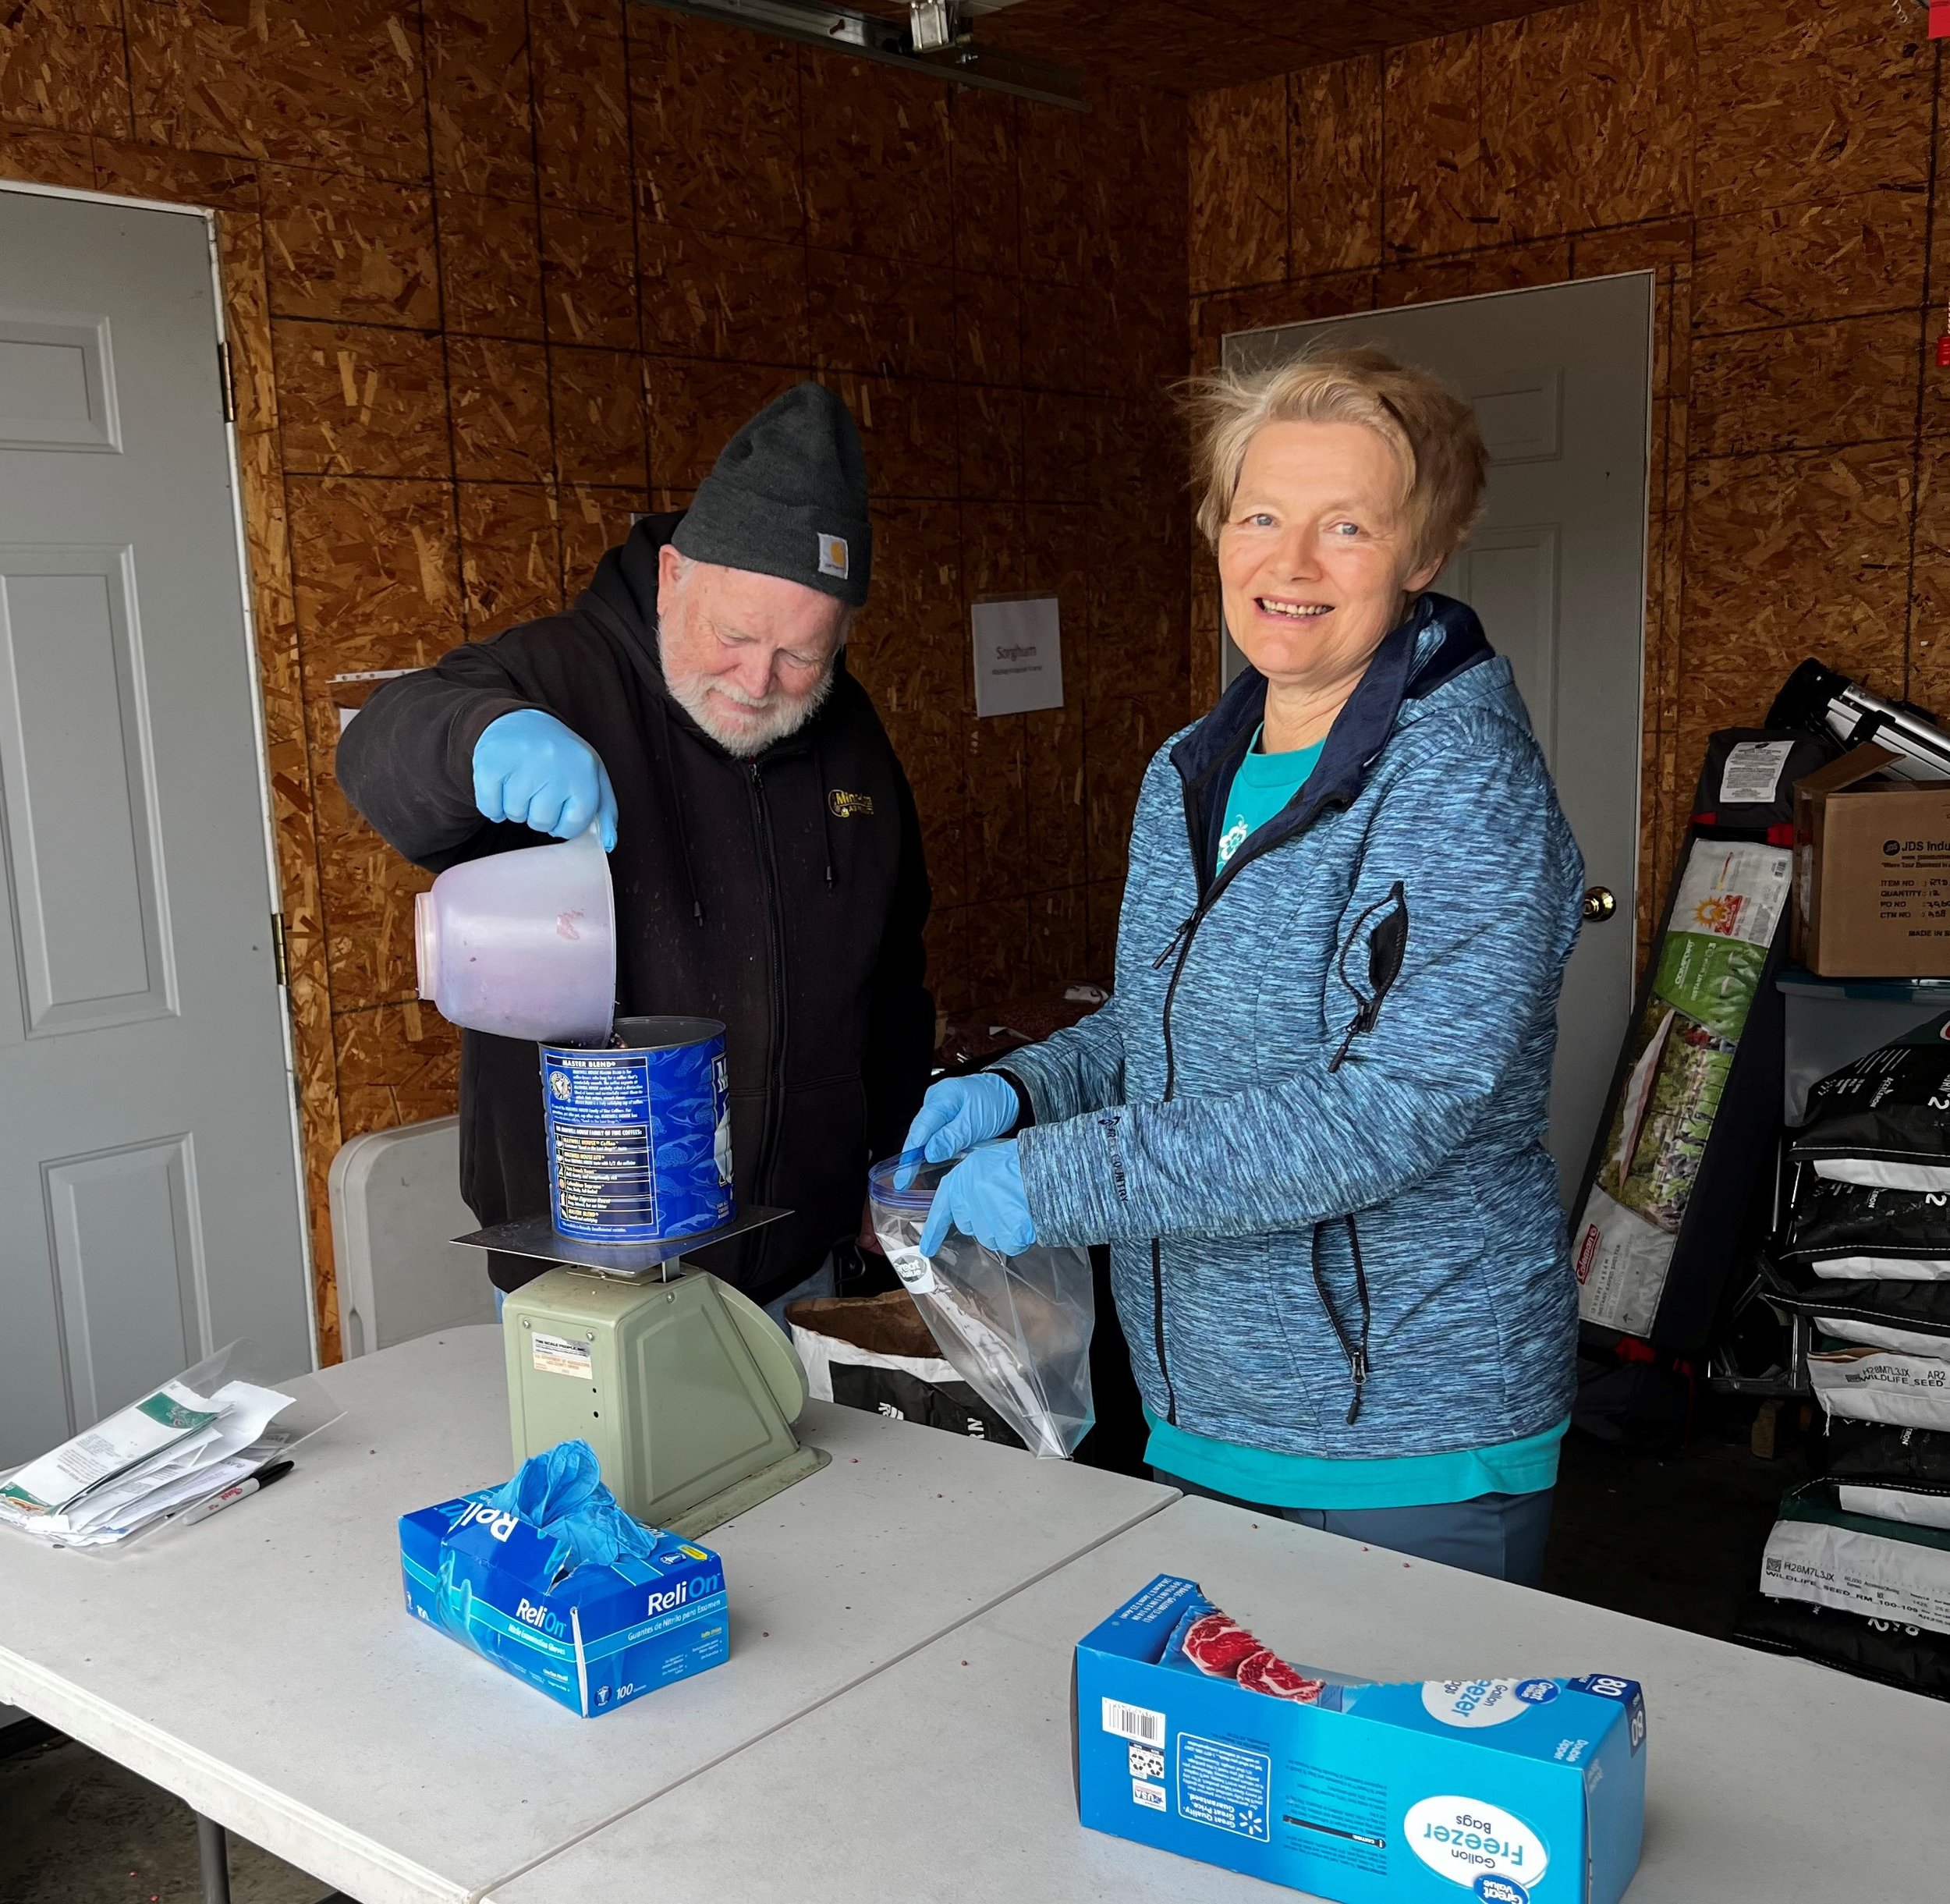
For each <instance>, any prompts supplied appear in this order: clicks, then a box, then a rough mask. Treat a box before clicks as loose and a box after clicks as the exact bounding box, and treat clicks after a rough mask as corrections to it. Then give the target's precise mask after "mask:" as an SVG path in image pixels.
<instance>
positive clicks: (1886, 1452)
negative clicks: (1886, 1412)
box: [1814, 1415, 1950, 1494]
mask: <svg viewBox="0 0 1950 1904" xmlns="http://www.w3.org/2000/svg"><path fill="white" fill-rule="evenodd" d="M1814 1456H1815V1460H1816V1463H1817V1466H1818V1467H1819V1469H1820V1471H1821V1473H1822V1475H1823V1476H1824V1477H1826V1478H1827V1479H1828V1480H1832V1481H1842V1480H1850V1481H1870V1482H1874V1483H1875V1484H1878V1485H1881V1486H1884V1487H1911V1488H1918V1489H1921V1490H1923V1491H1927V1492H1929V1493H1933V1494H1934V1493H1942V1494H1950V1434H1944V1433H1941V1432H1938V1431H1932V1430H1931V1429H1928V1428H1911V1427H1892V1426H1891V1425H1890V1424H1888V1423H1887V1422H1881V1421H1851V1420H1849V1419H1848V1417H1847V1416H1843V1415H1830V1416H1827V1417H1826V1418H1825V1419H1824V1422H1823V1424H1822V1429H1821V1434H1818V1435H1817V1437H1816V1438H1815V1440H1814Z"/></svg>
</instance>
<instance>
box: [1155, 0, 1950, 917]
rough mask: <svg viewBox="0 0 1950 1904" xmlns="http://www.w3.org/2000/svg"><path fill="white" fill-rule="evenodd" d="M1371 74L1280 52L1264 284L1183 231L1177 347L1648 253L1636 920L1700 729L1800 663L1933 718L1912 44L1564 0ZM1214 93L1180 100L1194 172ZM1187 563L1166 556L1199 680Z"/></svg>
mask: <svg viewBox="0 0 1950 1904" xmlns="http://www.w3.org/2000/svg"><path fill="white" fill-rule="evenodd" d="M1432 17H1433V16H1432ZM1380 70H1381V83H1380V84H1379V85H1377V83H1376V78H1375V75H1376V71H1377V62H1376V61H1375V60H1374V59H1372V58H1363V59H1347V60H1344V61H1342V62H1338V63H1336V64H1335V65H1331V66H1322V67H1317V68H1314V69H1311V70H1310V71H1307V72H1303V73H1295V74H1293V75H1292V76H1291V77H1290V79H1289V101H1290V104H1291V108H1292V127H1293V131H1292V169H1291V183H1290V186H1289V197H1290V201H1291V204H1292V227H1291V232H1290V236H1289V246H1290V262H1289V274H1290V275H1289V277H1288V278H1287V279H1286V280H1285V282H1283V283H1278V284H1271V285H1269V284H1266V283H1264V282H1259V281H1258V280H1259V278H1260V274H1261V272H1262V271H1263V268H1264V267H1263V261H1264V257H1265V255H1266V252H1265V245H1264V240H1263V239H1260V238H1258V237H1257V236H1256V237H1255V238H1254V239H1253V240H1252V242H1250V243H1242V244H1241V245H1240V246H1239V249H1238V252H1237V255H1236V257H1234V259H1233V261H1232V263H1231V264H1229V265H1227V264H1225V262H1224V261H1223V259H1222V258H1218V257H1214V256H1213V255H1211V252H1210V248H1209V247H1208V251H1207V255H1206V256H1204V257H1202V258H1201V261H1200V270H1201V273H1202V276H1201V282H1207V283H1209V284H1210V285H1211V289H1209V290H1208V291H1207V292H1205V293H1202V294H1199V293H1195V295H1194V296H1193V300H1192V312H1191V324H1190V332H1191V344H1192V350H1193V359H1194V361H1195V362H1196V363H1211V362H1213V361H1214V360H1216V356H1217V353H1218V342H1219V339H1221V337H1223V336H1224V335H1225V334H1226V333H1227V332H1230V331H1236V330H1245V329H1253V328H1259V327H1262V326H1265V325H1269V324H1281V323H1290V322H1292V321H1296V320H1299V319H1303V318H1308V317H1323V316H1333V315H1338V314H1342V313H1344V312H1347V311H1351V310H1365V309H1370V308H1373V309H1388V308H1391V307H1395V306H1398V305H1401V304H1405V303H1420V302H1424V301H1427V300H1431V299H1434V298H1442V297H1455V296H1470V295H1475V294H1478V293H1488V292H1494V291H1501V290H1508V289H1515V288H1517V287H1519V286H1521V285H1533V284H1543V283H1551V282H1560V281H1562V280H1564V279H1566V278H1573V277H1576V278H1587V277H1595V276H1601V275H1607V274H1609V273H1612V272H1617V271H1636V270H1650V271H1653V272H1654V273H1655V274H1656V285H1657V289H1656V293H1655V314H1654V339H1653V342H1654V368H1653V381H1654V388H1653V398H1654V402H1653V413H1654V414H1653V441H1652V468H1651V482H1650V488H1651V504H1650V508H1651V520H1650V538H1649V542H1648V559H1647V602H1646V668H1645V686H1644V704H1643V705H1644V714H1643V723H1644V735H1645V748H1644V759H1643V776H1642V816H1643V827H1642V834H1641V853H1640V860H1641V879H1640V927H1641V940H1642V942H1643V941H1644V940H1645V939H1646V938H1647V937H1648V936H1649V934H1647V931H1646V928H1647V927H1649V925H1650V922H1651V920H1652V918H1653V917H1654V916H1655V909H1656V906H1657V905H1658V902H1659V900H1660V899H1662V897H1663V893H1664V889H1665V883H1666V881H1667V879H1668V875H1669V874H1670V871H1671V869H1672V863H1673V860H1674V857H1675V851H1676V846H1677V842H1678V840H1679V836H1680V834H1681V833H1682V831H1683V828H1684V824H1685V821H1686V812H1687V809H1688V807H1689V802H1690V796H1691V790H1692V785H1693V779H1694V777H1695V775H1697V771H1698V768H1699V760H1700V749H1701V746H1702V744H1703V743H1704V738H1705V736H1706V734H1707V732H1709V731H1710V730H1711V729H1712V728H1714V727H1715V726H1720V725H1726V724H1728V723H1729V722H1754V721H1758V720H1759V719H1760V718H1761V717H1762V716H1763V714H1764V713H1765V711H1766V709H1767V704H1768V702H1769V701H1770V700H1771V698H1772V697H1773V694H1774V692H1775V689H1776V687H1777V686H1778V685H1779V683H1780V682H1781V680H1782V678H1783V677H1784V676H1785V674H1786V673H1787V672H1788V671H1789V668H1792V666H1793V665H1795V664H1796V662H1798V661H1800V660H1801V659H1802V658H1803V657H1804V656H1805V655H1806V654H1820V655H1821V656H1822V658H1824V659H1825V660H1827V661H1829V662H1830V663H1831V665H1834V666H1836V667H1839V668H1845V669H1847V670H1849V671H1850V672H1855V673H1858V674H1860V675H1863V677H1865V678H1866V679H1867V681H1868V682H1869V683H1870V685H1871V686H1874V687H1875V688H1877V689H1878V690H1881V691H1882V692H1884V693H1892V694H1902V693H1909V694H1911V695H1913V696H1914V697H1916V698H1918V699H1919V700H1921V701H1922V703H1923V704H1924V705H1926V706H1930V705H1932V704H1934V705H1935V706H1936V707H1938V710H1939V711H1941V713H1943V714H1945V716H1946V717H1950V589H1946V588H1945V587H1944V586H1943V585H1942V583H1941V572H1942V570H1943V567H1944V564H1945V558H1946V551H1950V473H1946V471H1950V456H1946V454H1945V447H1944V445H1945V440H1946V439H1950V371H1938V369H1937V368H1936V367H1935V364H1934V356H1933V354H1932V353H1933V342H1934V337H1935V335H1937V334H1938V332H1941V330H1942V329H1943V328H1944V322H1943V318H1942V314H1941V308H1940V307H1941V301H1942V299H1943V297H1944V296H1945V291H1946V287H1950V269H1946V268H1945V261H1944V260H1943V259H1941V258H1939V259H1938V260H1936V261H1933V260H1932V259H1931V257H1929V256H1928V255H1927V254H1928V250H1929V247H1930V244H1931V239H1932V235H1933V234H1934V243H1935V244H1936V245H1937V246H1938V248H1939V250H1941V248H1942V247H1944V246H1945V245H1947V244H1950V238H1946V237H1945V232H1950V218H1945V216H1944V215H1942V210H1941V208H1940V207H1937V206H1936V205H1935V204H1934V198H1933V193H1934V192H1935V191H1936V190H1938V189H1939V188H1938V186H1937V183H1936V182H1937V181H1938V179H1941V177H1943V176H1945V175H1944V172H1943V168H1941V166H1940V165H1936V164H1934V163H1933V158H1932V154H1931V144H1930V142H1931V128H1932V125H1933V123H1939V124H1940V123H1941V122H1942V113H1941V83H1942V79H1941V66H1940V62H1939V58H1938V54H1937V53H1936V51H1934V49H1932V48H1931V47H1930V46H1929V45H1928V44H1927V41H1924V40H1923V37H1922V35H1921V27H1920V22H1919V20H1918V18H1917V16H1916V15H1915V14H1914V13H1913V12H1910V11H1908V10H1902V11H1899V12H1891V10H1890V9H1888V7H1887V6H1885V5H1882V4H1881V0H1809V3H1808V4H1806V5H1797V6H1793V7H1789V8H1782V7H1780V6H1778V5H1772V4H1770V3H1769V0H1723V3H1722V4H1721V5H1716V6H1714V7H1712V8H1707V7H1705V6H1703V5H1698V4H1697V3H1695V0H1579V4H1577V5H1570V6H1563V7H1558V8H1555V9H1551V10H1549V11H1544V12H1531V13H1530V14H1528V15H1527V16H1526V17H1524V18H1523V19H1520V20H1505V21H1503V22H1502V23H1497V24H1494V25H1489V26H1485V27H1480V28H1477V29H1476V30H1469V31H1463V32H1454V33H1449V34H1445V35H1444V36H1443V37H1440V38H1434V39H1428V40H1424V41H1418V42H1416V43H1413V44H1409V45H1406V46H1399V47H1396V48H1393V49H1392V50H1391V51H1388V53H1386V54H1385V55H1382V56H1381V60H1380ZM1246 94H1250V98H1249V97H1246ZM1233 97H1234V95H1233V94H1211V95H1206V96H1204V97H1201V98H1197V99H1196V100H1195V101H1193V115H1192V126H1193V140H1194V148H1193V153H1192V156H1191V159H1190V171H1191V174H1192V176H1195V177H1200V178H1204V177H1206V176H1208V175H1209V174H1210V173H1211V171H1212V169H1213V168H1214V166H1215V165H1217V164H1218V155H1217V154H1216V152H1215V151H1214V150H1213V149H1212V148H1213V147H1214V139H1213V135H1212V132H1211V129H1212V128H1214V127H1217V126H1224V125H1226V124H1228V123H1229V122H1231V121H1232V118H1233V116H1234V112H1233V109H1232V107H1231V105H1229V101H1230V100H1231V99H1232V98H1233ZM1257 98H1258V89H1257V87H1255V88H1252V89H1242V92H1241V94H1240V107H1239V109H1240V110H1244V109H1246V107H1247V106H1249V105H1257ZM1933 114H1934V120H1933ZM1200 140H1204V145H1205V149H1204V150H1201V149H1200V144H1199V142H1200ZM1377 154H1380V155H1382V158H1381V159H1379V160H1377V156H1376V155H1377ZM1371 179H1372V180H1374V182H1375V183H1373V184H1370V183H1369V181H1370V180H1371ZM1377 229H1378V231H1379V233H1380V236H1381V245H1380V248H1379V260H1380V264H1381V268H1380V269H1379V270H1378V271H1369V270H1367V268H1366V267H1367V264H1369V263H1370V259H1371V258H1372V257H1374V254H1373V253H1371V252H1370V250H1369V249H1368V248H1367V246H1368V240H1367V234H1368V233H1369V232H1372V231H1375V230H1377ZM1933 266H1934V268H1933ZM1931 300H1934V304H1933V303H1931ZM1212 587H1213V582H1212V577H1211V573H1210V569H1209V566H1204V565H1201V566H1199V567H1197V568H1196V569H1195V570H1194V573H1193V630H1194V635H1193V639H1194V643H1195V651H1194V654H1193V678H1194V679H1195V681H1197V683H1199V684H1200V688H1201V691H1202V692H1204V693H1210V692H1211V690H1212V689H1213V688H1214V687H1215V686H1216V682H1217V670H1218V655H1217V644H1218V619H1217V615H1216V612H1215V610H1214V608H1213V606H1212V605H1211V599H1210V597H1211V592H1212Z"/></svg>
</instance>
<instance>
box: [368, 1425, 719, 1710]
mask: <svg viewBox="0 0 1950 1904" xmlns="http://www.w3.org/2000/svg"><path fill="white" fill-rule="evenodd" d="M399 1563H400V1569H401V1572H402V1574H403V1576H404V1577H405V1582H406V1611H408V1612H409V1613H410V1614H411V1615H413V1618H414V1619H418V1620H422V1621H424V1622H426V1624H427V1625H428V1626H434V1627H437V1628H438V1629H439V1630H440V1631H441V1632H442V1633H446V1634H448V1635H449V1636H451V1637H452V1638H453V1639H456V1640H459V1641H460V1643H462V1644H463V1646H466V1647H472V1648H473V1650H474V1651H475V1652H477V1653H478V1654H480V1655H481V1657H482V1658H484V1659H491V1660H492V1661H494V1662H495V1665H497V1666H499V1667H500V1668H502V1670H503V1671H504V1672H511V1673H512V1674H513V1675H515V1677H516V1679H523V1680H526V1681H527V1683H528V1684H529V1685H530V1686H534V1687H536V1688H537V1689H538V1690H540V1691H541V1692H544V1693H547V1694H548V1697H550V1698H551V1699H553V1700H556V1701H558V1703H559V1704H562V1705H565V1706H566V1707H569V1710H570V1711H572V1712H579V1713H580V1714H582V1715H583V1718H595V1717H597V1716H598V1715H600V1714H603V1713H605V1712H613V1711H615V1709H616V1707H619V1706H624V1705H627V1704H629V1702H630V1701H631V1700H633V1699H640V1698H641V1697H643V1695H644V1693H652V1692H654V1691H655V1690H656V1689H657V1688H658V1686H668V1685H670V1684H671V1683H672V1682H673V1681H675V1680H678V1679H689V1678H690V1675H692V1674H693V1673H695V1672H704V1670H705V1668H707V1667H711V1666H715V1665H719V1664H721V1663H722V1661H724V1660H725V1659H726V1658H729V1655H730V1652H731V1642H730V1636H729V1623H728V1622H727V1620H726V1617H725V1569H724V1566H723V1564H722V1562H720V1561H719V1559H718V1556H717V1555H715V1554H714V1553H712V1552H711V1550H710V1549H709V1548H703V1547H699V1546H698V1545H697V1544H695V1543H694V1542H693V1541H680V1540H679V1539H678V1537H676V1536H675V1534H671V1533H662V1532H661V1531H659V1530H658V1529H656V1528H654V1527H646V1526H643V1525H642V1523H640V1522H638V1521H635V1520H633V1519H631V1518H630V1517H629V1516H628V1515H627V1514H626V1513H625V1512H623V1511H622V1509H621V1508H620V1507H619V1506H618V1505H617V1504H616V1500H615V1496H614V1495H612V1494H611V1493H610V1491H609V1490H608V1488H607V1487H605V1486H604V1485H603V1483H602V1479H601V1474H600V1473H599V1472H598V1470H597V1463H596V1454H595V1451H594V1449H593V1448H591V1447H590V1445H589V1444H588V1443H587V1441H564V1442H562V1444H561V1445H559V1446H558V1447H555V1448H549V1449H548V1450H546V1451H545V1452H543V1453H541V1454H539V1455H531V1456H530V1458H529V1459H527V1461H526V1462H524V1463H523V1464H522V1466H521V1469H520V1470H519V1472H518V1473H516V1476H515V1477H514V1478H513V1479H512V1480H510V1481H509V1482H507V1483H505V1484H504V1485H503V1486H502V1487H494V1488H487V1489H484V1490H483V1491H481V1492H480V1493H478V1494H462V1495H460V1496H459V1497H458V1498H456V1499H454V1500H452V1501H442V1502H440V1503H438V1505H436V1506H434V1507H425V1508H421V1509H420V1510H419V1512H417V1513H413V1514H407V1515H403V1516H402V1517H401V1519H400V1522H399Z"/></svg>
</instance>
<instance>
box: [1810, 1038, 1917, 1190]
mask: <svg viewBox="0 0 1950 1904" xmlns="http://www.w3.org/2000/svg"><path fill="white" fill-rule="evenodd" d="M1788 1155H1789V1158H1791V1159H1792V1161H1794V1162H1795V1163H1797V1164H1810V1165H1813V1166H1814V1168H1815V1170H1816V1171H1817V1172H1818V1173H1819V1174H1820V1175H1822V1176H1824V1177H1828V1178H1831V1179H1839V1180H1841V1181H1843V1182H1850V1183H1860V1184H1867V1185H1870V1186H1884V1187H1886V1188H1888V1189H1892V1190H1950V1012H1944V1013H1942V1014H1941V1015H1940V1016H1938V1017H1935V1018H1933V1019H1931V1020H1930V1022H1929V1023H1927V1024H1926V1025H1919V1026H1917V1027H1916V1030H1914V1031H1912V1032H1910V1033H1909V1034H1906V1036H1905V1037H1901V1038H1899V1039H1898V1040H1897V1041H1895V1043H1894V1044H1885V1045H1883V1046H1882V1047H1881V1048H1880V1049H1878V1050H1876V1051H1870V1053H1869V1054H1868V1055H1867V1057H1863V1058H1857V1059H1856V1061H1855V1062H1854V1063H1853V1064H1851V1065H1843V1066H1842V1069H1840V1070H1839V1071H1834V1072H1831V1073H1829V1074H1828V1076H1826V1077H1825V1078H1824V1079H1822V1080H1821V1082H1820V1083H1817V1084H1816V1085H1815V1086H1814V1087H1813V1088H1812V1089H1811V1090H1810V1091H1809V1093H1808V1121H1807V1122H1806V1123H1805V1124H1803V1126H1802V1127H1801V1128H1800V1129H1799V1131H1797V1132H1796V1133H1795V1137H1794V1141H1793V1143H1792V1144H1791V1145H1790V1146H1789V1151H1788Z"/></svg>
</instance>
